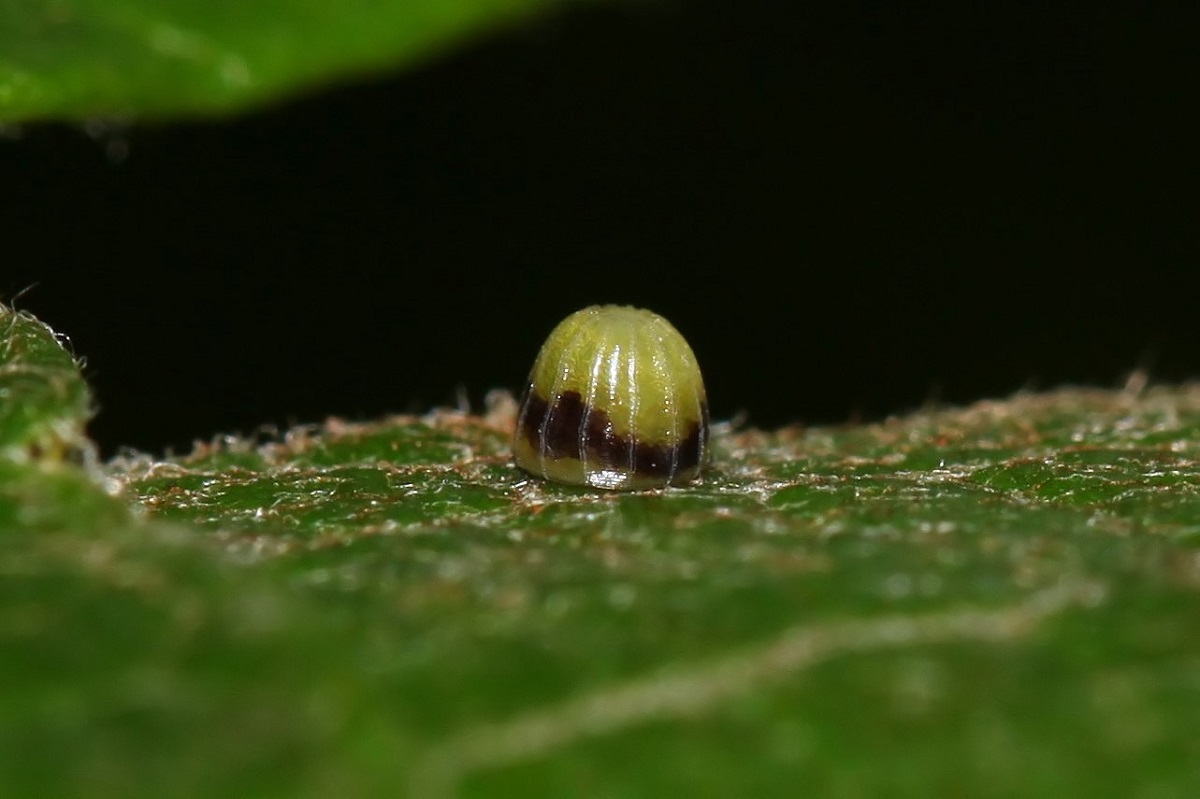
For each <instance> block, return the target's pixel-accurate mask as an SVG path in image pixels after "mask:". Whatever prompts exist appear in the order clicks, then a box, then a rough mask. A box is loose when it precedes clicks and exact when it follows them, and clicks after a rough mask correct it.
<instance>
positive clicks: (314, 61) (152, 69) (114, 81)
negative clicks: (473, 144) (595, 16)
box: [0, 0, 549, 122]
mask: <svg viewBox="0 0 1200 799" xmlns="http://www.w3.org/2000/svg"><path fill="white" fill-rule="evenodd" d="M548 2H549V0H403V2H386V0H254V1H253V2H213V0H45V1H44V2H31V1H30V0H0V121H10V122H11V121H20V120H25V119H41V118H59V119H83V118H88V117H92V116H96V115H101V116H109V117H113V116H116V117H126V116H130V115H138V116H167V115H172V116H174V115H180V114H195V113H217V112H223V111H231V110H236V109H239V108H242V107H245V106H247V105H249V104H251V103H256V102H262V101H265V100H269V99H272V98H275V97H279V96H281V95H283V94H286V93H290V92H294V91H295V90H297V89H298V88H302V87H306V86H311V85H314V84H317V83H327V82H330V81H332V80H335V79H338V78H342V77H345V76H348V75H352V74H359V73H364V72H367V71H376V70H380V69H384V68H388V67H392V66H397V65H400V64H404V63H408V62H411V61H413V60H415V59H417V58H419V57H422V56H425V55H427V54H429V53H431V52H433V51H435V50H437V49H439V48H444V47H446V46H447V45H449V44H451V43H454V42H456V41H458V40H461V39H462V38H464V37H466V36H468V35H470V34H473V33H476V32H477V31H480V30H483V29H486V28H489V27H494V26H496V25H499V24H504V23H506V22H511V21H512V20H513V19H515V18H517V17H519V16H522V15H525V14H527V13H528V12H531V11H533V10H534V9H536V8H538V7H540V6H544V5H546V4H547V3H548Z"/></svg>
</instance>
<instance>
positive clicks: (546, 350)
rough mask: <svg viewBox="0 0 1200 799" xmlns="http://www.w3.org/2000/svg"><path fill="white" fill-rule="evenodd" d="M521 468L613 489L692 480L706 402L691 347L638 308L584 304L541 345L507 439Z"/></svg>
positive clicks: (704, 430) (704, 433)
mask: <svg viewBox="0 0 1200 799" xmlns="http://www.w3.org/2000/svg"><path fill="white" fill-rule="evenodd" d="M513 451H514V453H515V457H516V462H517V465H518V466H520V467H521V468H522V469H524V470H525V471H527V472H529V473H531V474H534V475H537V476H539V477H544V478H546V479H547V480H554V481H557V482H560V483H570V484H573V485H588V486H593V487H595V488H608V489H617V490H630V489H643V488H655V487H659V486H666V485H681V484H683V483H687V482H690V481H692V480H694V479H695V478H696V477H697V476H698V475H699V474H700V469H701V467H702V466H703V464H704V461H705V458H706V456H707V453H708V404H707V402H706V400H705V396H704V380H703V379H702V378H701V376H700V367H699V365H698V364H697V363H696V356H695V355H694V354H692V348H691V347H689V346H688V343H687V342H686V341H685V340H684V338H683V336H681V335H680V334H679V331H678V330H676V329H675V328H674V327H672V325H671V323H670V322H668V321H667V320H666V319H664V318H662V317H661V316H659V315H658V314H655V313H652V312H650V311H646V310H642V309H640V308H630V307H627V306H618V305H593V306H592V307H590V308H584V309H583V310H582V311H577V312H576V313H573V314H571V315H570V316H568V317H567V318H566V319H564V320H563V321H562V322H560V323H559V324H558V326H557V327H555V328H554V330H553V331H552V332H551V333H550V337H549V338H547V339H546V343H545V344H543V345H542V349H541V351H540V352H539V353H538V356H537V360H536V361H535V362H534V364H533V369H532V371H531V372H530V373H529V385H528V387H527V388H526V390H525V395H524V397H523V398H522V400H521V409H520V411H519V413H518V415H517V431H516V436H515V439H514V442H513Z"/></svg>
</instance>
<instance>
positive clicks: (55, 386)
mask: <svg viewBox="0 0 1200 799" xmlns="http://www.w3.org/2000/svg"><path fill="white" fill-rule="evenodd" d="M89 415H90V414H89V406H88V390H87V385H86V384H85V383H84V382H83V377H82V376H81V375H80V374H79V369H78V368H77V366H76V364H75V359H74V358H73V357H72V356H71V355H70V354H69V353H68V352H67V351H66V350H65V349H63V347H62V345H61V344H60V343H59V341H58V339H57V338H56V337H55V335H54V332H53V331H52V330H50V328H48V327H46V326H45V325H44V324H42V323H41V322H39V321H38V320H37V319H34V318H33V317H32V316H29V315H28V314H22V313H16V312H14V311H11V310H9V309H8V308H7V307H6V306H4V305H2V304H0V453H2V457H4V458H5V459H8V460H17V461H25V460H28V459H29V458H31V457H37V456H38V455H39V454H45V453H47V452H49V453H51V454H53V455H55V456H59V455H62V454H65V453H66V452H67V451H68V450H74V449H76V448H78V447H80V446H85V445H86V439H85V437H84V434H83V427H84V424H85V423H86V422H87V420H88V416H89Z"/></svg>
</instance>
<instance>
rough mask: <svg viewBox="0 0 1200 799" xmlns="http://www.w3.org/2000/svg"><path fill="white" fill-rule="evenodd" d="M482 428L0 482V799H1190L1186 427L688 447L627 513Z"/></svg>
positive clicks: (336, 435)
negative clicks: (677, 481) (710, 461)
mask: <svg viewBox="0 0 1200 799" xmlns="http://www.w3.org/2000/svg"><path fill="white" fill-rule="evenodd" d="M509 421H510V420H509V419H508V417H506V416H505V414H504V413H503V412H502V409H497V410H496V412H494V413H492V414H491V415H490V416H488V417H484V418H480V417H471V416H464V415H461V414H455V413H437V414H432V415H430V416H427V417H423V418H413V417H399V418H394V419H386V420H382V421H379V422H376V423H371V424H348V423H343V422H336V421H330V422H328V423H326V424H324V425H322V426H318V427H312V428H297V429H295V430H293V431H291V432H290V433H288V434H287V435H286V436H284V437H282V438H281V439H280V440H278V441H274V442H270V443H267V444H265V445H264V444H252V443H249V442H244V441H241V440H238V439H218V440H215V441H214V442H213V443H212V444H211V445H208V446H204V447H200V448H198V449H197V450H196V451H195V452H194V453H192V454H191V455H188V456H186V457H182V458H175V459H170V460H167V461H158V460H154V459H152V458H149V457H144V458H142V457H127V458H124V459H122V460H119V461H117V462H114V463H113V464H111V465H110V466H109V468H108V473H107V475H102V476H92V477H89V476H88V475H87V474H86V473H84V472H82V471H81V470H79V469H76V468H75V467H69V466H66V465H62V466H60V467H58V468H55V469H40V470H35V469H32V468H29V467H28V465H26V467H21V468H18V464H15V463H13V462H12V461H5V462H4V465H3V468H4V469H5V470H7V472H8V473H9V474H6V475H5V476H3V477H2V478H0V653H3V656H2V657H0V795H6V796H7V795H12V796H37V795H47V796H49V795H54V796H69V795H87V796H131V795H165V794H172V795H204V796H210V795H211V796H217V795H221V796H227V795H240V796H246V795H255V796H266V795H290V796H314V797H316V796H323V797H324V796H333V795H336V796H347V795H411V796H420V797H427V796H434V797H436V796H451V795H461V796H478V797H497V796H515V795H521V796H546V797H557V796H569V795H589V796H590V795H596V796H629V797H634V796H655V795H672V794H673V795H696V796H783V795H794V794H795V792H796V791H797V789H798V787H799V786H803V789H804V791H805V792H807V793H811V794H812V795H816V796H837V795H841V796H845V795H856V796H860V795H861V796H874V795H894V796H922V797H925V796H945V795H957V796H1047V797H1049V796H1056V797H1057V796H1067V795H1070V796H1083V795H1089V796H1135V795H1136V796H1189V795H1195V794H1197V792H1198V791H1200V766H1198V765H1197V764H1198V763H1200V714H1197V713H1196V712H1195V708H1196V707H1198V706H1200V549H1198V547H1197V542H1200V465H1198V461H1197V454H1198V452H1200V388H1197V387H1184V388H1155V389H1151V390H1149V391H1145V392H1140V393H1136V392H1129V393H1119V392H1103V391H1061V392H1056V393H1049V394H1042V395H1022V396H1017V397H1015V398H1013V399H1011V400H1008V401H1005V402H988V403H981V404H978V405H975V406H972V407H970V408H967V409H962V410H945V411H936V412H927V413H920V414H916V415H913V416H910V417H907V418H903V419H896V420H892V421H889V422H887V423H884V424H879V425H872V426H862V427H853V428H845V429H811V430H802V429H785V430H781V431H777V432H771V433H767V432H757V431H746V432H724V433H723V434H721V435H720V436H718V438H717V440H716V442H715V443H716V448H717V457H716V461H715V463H714V465H713V468H712V470H711V472H710V473H709V474H708V476H707V477H706V478H705V480H704V482H703V484H701V485H698V486H696V487H694V488H689V489H673V490H669V491H662V492H649V493H643V494H630V495H615V494H600V493H594V492H589V491H583V490H577V489H571V488H565V487H556V486H550V485H545V484H541V483H538V482H536V481H532V480H530V479H527V478H526V477H524V476H522V475H521V474H519V473H518V472H516V471H515V470H514V469H513V467H512V466H511V465H510V463H509V460H508V432H507V430H508V424H509ZM105 487H107V489H108V490H109V491H112V492H113V493H114V494H115V496H110V495H109V494H108V493H106V491H105V490H104V488H105Z"/></svg>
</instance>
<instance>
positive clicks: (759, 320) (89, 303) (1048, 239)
mask: <svg viewBox="0 0 1200 799" xmlns="http://www.w3.org/2000/svg"><path fill="white" fill-rule="evenodd" d="M1150 14H1151V12H1149V11H1145V10H1141V9H1137V10H1129V11H1124V12H1122V11H1105V10H1095V9H1092V10H1088V11H1087V12H1085V13H1082V14H1080V15H1076V16H1072V15H1068V14H1064V13H1063V12H1062V11H1061V10H1056V11H1051V10H1035V9H1029V8H1017V7H1009V6H1004V7H1003V8H997V9H982V10H981V9H979V8H967V7H965V6H964V7H962V8H959V9H957V10H953V11H945V12H938V13H933V12H924V13H923V12H917V11H914V10H911V9H902V8H899V7H897V8H890V7H889V8H887V9H879V10H874V11H871V10H866V9H864V8H856V9H849V8H848V9H845V10H833V9H830V8H824V9H815V8H814V9H803V10H800V9H797V8H796V6H795V4H792V3H783V2H758V3H742V4H717V3H704V2H695V3H687V4H684V3H670V4H660V5H654V6H644V5H640V4H639V5H633V4H624V5H615V6H610V7H600V6H588V7H579V8H576V9H573V10H570V11H563V12H561V13H559V14H558V15H556V16H553V17H551V18H549V19H544V20H541V21H540V22H537V23H534V24H532V25H529V26H526V27H525V28H522V29H520V30H518V31H515V32H509V33H507V34H505V35H503V36H499V37H494V38H491V39H489V40H486V41H481V42H478V43H476V44H475V45H474V46H473V47H471V48H469V49H467V50H465V51H460V52H457V53H453V54H450V55H448V56H446V57H444V58H442V59H441V60H439V61H437V62H435V63H430V64H427V65H425V66H424V67H423V68H421V69H420V70H418V71H416V72H413V73H410V74H407V75H404V76H400V77H396V78H394V79H389V80H381V81H378V82H375V83H370V84H364V85H355V86H349V87H343V88H337V89H331V90H329V91H326V92H321V93H314V94H312V95H310V96H308V97H305V98H302V99H299V100H296V101H294V102H290V103H288V104H284V105H281V106H279V107H276V108H273V109H269V110H265V111H262V112H259V113H256V114H253V115H250V116H246V117H242V118H239V119H235V120H232V121H229V122H226V123H191V124H178V125H170V126H136V127H132V128H128V129H124V130H120V129H118V130H113V129H108V130H101V131H99V132H97V131H95V130H93V133H94V134H96V135H94V136H90V135H88V134H87V133H85V132H84V131H81V130H77V129H75V128H68V127H63V126H53V125H51V126H33V127H29V128H26V129H25V130H23V131H22V132H21V133H20V135H19V136H17V137H16V138H13V139H11V140H0V185H3V187H4V199H3V201H2V204H3V209H4V213H3V220H2V222H0V229H2V230H3V239H4V244H3V255H2V256H0V257H2V260H3V263H2V264H0V297H3V298H5V299H10V298H12V297H13V296H14V295H15V294H17V293H18V292H20V291H21V290H22V289H25V288H26V287H28V286H29V285H30V284H34V283H36V286H35V287H34V288H32V289H31V290H30V291H28V292H27V293H26V294H25V295H24V296H23V297H21V298H20V300H19V306H20V307H23V308H26V309H28V310H30V311H32V312H33V313H35V314H37V315H38V316H40V317H41V318H43V319H44V320H46V321H47V322H49V323H50V324H51V325H53V326H54V327H56V328H57V329H58V330H60V331H61V332H63V333H66V334H67V335H69V336H70V337H71V339H72V340H73V341H74V345H75V348H76V351H77V353H78V354H79V355H81V356H84V357H86V358H87V361H88V367H87V373H88V376H89V379H90V380H91V382H92V384H93V386H94V388H95V391H96V395H97V400H98V404H99V406H100V414H99V415H98V417H97V418H96V420H95V422H94V423H93V427H92V430H93V433H94V435H95V436H96V437H97V439H98V440H99V441H100V443H101V445H102V447H103V449H104V452H105V453H106V454H110V453H111V452H113V451H114V449H115V448H116V447H117V446H118V445H121V444H126V445H131V446H135V447H139V448H144V449H150V450H161V449H163V448H164V447H173V448H175V449H177V450H178V449H186V448H187V447H188V446H189V445H190V442H191V441H192V440H193V439H195V438H208V437H209V436H211V435H212V434H214V433H217V432H222V431H232V430H242V431H247V430H250V429H253V428H254V427H255V426H256V425H258V424H259V423H263V422H273V423H280V424H283V423H287V422H289V421H319V420H321V419H323V418H324V417H326V416H327V415H331V414H333V415H344V416H349V417H352V418H357V417H372V416H376V415H380V414H383V413H385V412H389V411H405V410H423V409H425V408H427V407H429V406H431V405H435V404H449V403H452V402H453V401H454V398H455V394H456V390H457V389H458V387H459V386H462V387H464V388H465V389H466V391H467V394H468V396H469V397H471V398H472V400H473V401H474V402H476V403H478V402H479V400H480V399H481V397H482V396H483V394H484V392H485V391H486V390H487V389H489V388H491V387H494V386H505V387H511V388H514V389H516V388H518V387H519V385H520V383H521V382H522V380H523V378H524V375H525V372H526V371H527V369H528V368H529V365H530V364H531V362H532V359H533V356H534V353H535V352H536V350H537V347H538V345H539V344H540V342H541V339H542V338H543V337H544V336H545V334H546V333H547V332H549V330H550V328H551V327H552V326H553V325H554V323H556V322H557V321H558V320H559V319H560V318H561V317H563V316H565V315H566V314H567V313H569V312H570V311H572V310H575V309H576V308H578V307H581V306H583V305H587V304H590V303H593V302H623V303H631V304H636V305H642V306H645V307H649V308H651V309H653V310H656V311H658V312H660V313H662V314H663V315H665V316H667V317H668V318H669V319H671V320H672V321H673V322H674V323H675V324H676V326H677V327H679V328H680V329H681V330H682V331H683V332H684V334H685V335H686V336H687V337H688V339H689V340H690V341H691V343H692V346H693V348H694V349H695V350H696V352H697V354H698V355H699V357H700V359H701V363H702V365H703V367H704V369H705V373H706V378H707V381H708V386H709V393H710V401H711V405H712V408H713V410H714V413H715V414H716V415H717V416H719V417H728V416H730V415H732V414H734V413H735V412H738V411H745V412H747V413H748V415H749V420H750V422H751V423H753V424H757V425H763V426H774V425H779V424H783V423H786V422H790V421H803V422H807V423H818V422H821V423H824V422H840V421H845V420H847V419H851V418H875V417H879V416H882V415H886V414H889V413H894V412H902V411H904V410H906V409H910V408H913V407H915V406H918V405H920V404H922V403H924V402H928V401H931V400H934V401H942V402H954V403H963V402H969V401H972V400H975V399H979V398H983V397H995V396H1002V395H1006V394H1008V393H1010V392H1012V391H1014V390H1017V389H1020V388H1023V387H1050V386H1054V385H1058V384H1061V383H1068V382H1069V383H1087V384H1096V385H1104V386H1111V385H1117V384H1119V383H1120V381H1121V380H1122V379H1123V378H1124V376H1125V375H1126V374H1127V373H1129V372H1130V371H1132V370H1133V369H1135V368H1139V367H1145V368H1148V369H1149V371H1150V374H1151V376H1152V377H1153V378H1155V379H1161V380H1180V379H1186V378H1189V377H1193V376H1200V354H1198V352H1197V348H1196V346H1195V340H1196V337H1195V332H1194V327H1195V323H1196V316H1197V314H1196V310H1195V309H1196V298H1197V296H1198V295H1197V288H1198V287H1200V280H1198V279H1197V263H1198V260H1197V256H1200V248H1198V246H1197V230H1196V214H1195V206H1196V200H1195V193H1196V188H1195V187H1196V185H1197V184H1196V177H1197V173H1196V169H1195V167H1196V159H1195V142H1196V141H1197V140H1198V139H1197V133H1198V131H1197V129H1196V126H1195V123H1194V121H1193V120H1192V119H1191V114H1192V112H1193V111H1194V91H1193V90H1192V89H1191V88H1190V87H1187V86H1185V79H1186V76H1188V74H1189V73H1188V70H1186V69H1185V68H1184V66H1185V64H1186V62H1187V60H1189V59H1187V58H1185V54H1188V53H1190V49H1191V44H1190V42H1188V41H1187V39H1188V38H1190V37H1188V36H1185V33H1186V31H1187V30H1188V28H1187V26H1186V25H1183V23H1182V21H1181V20H1172V19H1168V18H1165V17H1158V18H1155V17H1151V16H1150Z"/></svg>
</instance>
